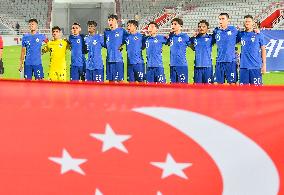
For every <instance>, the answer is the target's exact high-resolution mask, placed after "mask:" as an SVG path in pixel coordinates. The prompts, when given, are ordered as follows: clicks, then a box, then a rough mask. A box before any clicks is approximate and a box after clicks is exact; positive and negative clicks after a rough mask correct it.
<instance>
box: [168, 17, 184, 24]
mask: <svg viewBox="0 0 284 195" xmlns="http://www.w3.org/2000/svg"><path fill="white" fill-rule="evenodd" d="M173 22H177V23H178V24H179V25H181V26H183V21H182V19H180V18H174V19H172V21H171V23H173Z"/></svg>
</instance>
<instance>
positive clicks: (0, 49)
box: [0, 37, 3, 61]
mask: <svg viewBox="0 0 284 195" xmlns="http://www.w3.org/2000/svg"><path fill="white" fill-rule="evenodd" d="M2 55H3V40H2V37H0V61H2Z"/></svg>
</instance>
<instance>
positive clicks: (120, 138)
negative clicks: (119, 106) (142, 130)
mask: <svg viewBox="0 0 284 195" xmlns="http://www.w3.org/2000/svg"><path fill="white" fill-rule="evenodd" d="M91 137H93V138H96V139H98V140H100V141H102V142H103V149H102V151H103V152H106V151H108V150H110V149H111V148H116V149H118V150H120V151H122V152H125V153H128V151H127V149H126V147H125V146H124V145H123V142H124V141H126V140H128V139H129V138H130V137H131V136H130V135H119V134H115V132H114V131H113V129H112V128H111V126H110V125H109V124H107V125H106V131H105V133H104V134H95V133H92V134H91Z"/></svg>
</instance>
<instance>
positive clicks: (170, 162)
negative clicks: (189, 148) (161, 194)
mask: <svg viewBox="0 0 284 195" xmlns="http://www.w3.org/2000/svg"><path fill="white" fill-rule="evenodd" d="M151 165H153V166H156V167H158V168H161V169H163V174H162V179H164V178H166V177H168V176H171V175H177V176H179V177H181V178H184V179H188V178H187V176H186V175H185V173H184V172H183V170H184V169H186V168H188V167H190V166H192V164H191V163H177V162H176V161H175V160H174V159H173V157H172V155H171V154H168V155H167V158H166V162H151Z"/></svg>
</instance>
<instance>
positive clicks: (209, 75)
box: [20, 13, 266, 85]
mask: <svg viewBox="0 0 284 195" xmlns="http://www.w3.org/2000/svg"><path fill="white" fill-rule="evenodd" d="M244 19H245V20H244V26H245V31H242V32H241V31H238V30H237V29H236V28H235V27H233V26H229V15H228V14H227V13H221V14H220V15H219V24H220V26H219V27H217V28H215V30H214V32H213V35H209V34H208V28H209V24H208V22H207V21H205V20H202V21H200V22H199V24H198V33H197V34H196V35H195V36H193V37H191V38H190V37H189V36H188V35H187V34H186V33H183V32H182V26H183V21H182V20H181V19H179V18H175V19H173V20H172V21H171V24H172V25H171V27H172V32H171V33H170V34H169V35H168V36H163V35H158V29H159V28H158V25H157V24H156V23H155V22H151V23H149V25H148V33H147V36H145V35H142V34H140V33H138V32H137V27H138V22H137V21H135V20H130V21H128V23H127V30H128V32H127V31H126V30H125V29H123V28H119V27H118V17H117V16H116V15H110V16H109V17H108V25H109V29H106V30H105V32H104V35H99V34H96V26H97V25H96V22H94V21H89V22H88V31H89V35H87V36H84V35H81V34H80V32H81V27H80V24H78V23H74V24H73V25H72V30H71V32H72V35H70V37H69V40H68V41H67V40H64V39H62V38H61V32H60V28H59V27H54V28H53V29H52V36H53V40H51V41H46V38H45V36H44V35H41V34H39V33H37V30H36V29H37V21H36V20H35V19H32V20H30V21H29V26H30V29H31V33H30V34H27V35H24V37H23V40H22V46H23V49H22V56H21V62H20V71H21V70H22V69H23V59H24V55H25V63H24V73H25V78H26V79H31V78H32V75H33V74H34V76H35V78H36V79H41V78H43V70H42V65H41V52H40V48H41V43H42V42H44V41H45V42H47V44H46V46H45V47H44V49H43V52H50V55H51V62H50V71H49V79H50V80H52V81H66V61H65V54H66V50H67V49H68V48H69V46H70V49H71V70H70V80H71V81H78V80H80V79H82V78H83V80H86V81H96V82H103V81H104V64H103V60H102V48H103V47H105V48H106V49H107V60H106V79H107V80H109V81H122V80H123V79H124V78H123V77H124V63H123V57H122V51H121V50H122V49H121V48H122V45H124V44H126V50H127V75H128V80H129V81H130V82H135V81H138V82H143V81H144V79H146V81H147V82H149V83H151V82H160V83H164V82H166V78H165V74H164V66H163V62H162V47H163V45H169V46H170V79H171V80H170V82H171V83H187V82H188V63H187V59H186V49H187V47H191V48H192V49H193V50H194V51H195V64H194V82H195V83H212V82H214V81H215V82H217V83H219V84H223V83H224V82H225V81H227V82H228V83H236V82H237V78H238V76H237V75H238V72H237V64H236V60H235V57H236V56H235V46H236V44H237V43H238V42H241V44H242V49H241V59H240V83H241V84H257V85H259V84H262V73H265V70H266V50H265V44H264V40H263V36H262V34H261V33H260V32H259V30H255V29H254V21H253V17H252V16H250V15H247V16H245V18H244ZM214 44H216V45H217V62H216V67H215V79H213V67H212V57H211V54H212V46H213V45H214ZM142 49H146V56H147V64H146V71H145V68H144V67H145V66H144V60H143V57H142ZM86 53H88V59H87V60H85V54H86ZM145 72H146V74H145Z"/></svg>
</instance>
